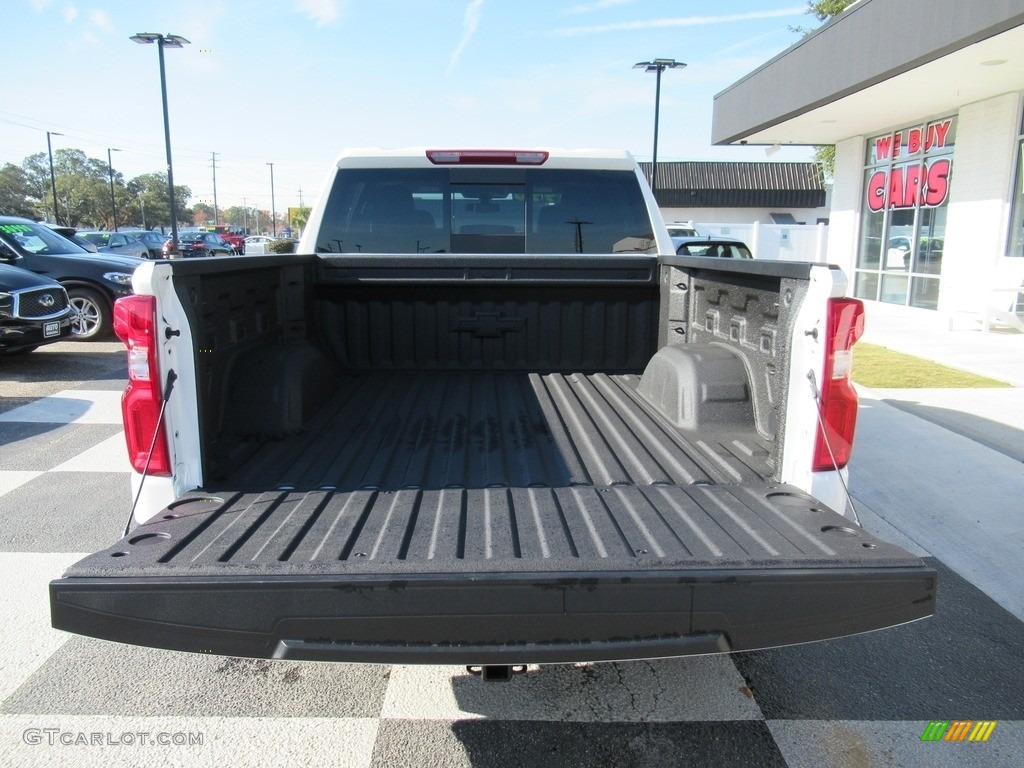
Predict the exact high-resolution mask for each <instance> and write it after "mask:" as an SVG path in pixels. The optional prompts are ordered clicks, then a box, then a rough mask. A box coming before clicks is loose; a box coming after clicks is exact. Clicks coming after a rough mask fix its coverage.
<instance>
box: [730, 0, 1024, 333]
mask: <svg viewBox="0 0 1024 768" xmlns="http://www.w3.org/2000/svg"><path fill="white" fill-rule="evenodd" d="M712 140H713V142H714V143H715V144H733V145H735V144H747V145H762V146H763V147H764V148H771V147H775V146H785V145H828V144H834V145H835V148H836V153H835V176H834V179H833V188H832V196H831V211H830V215H829V232H828V250H827V253H828V260H829V261H830V262H831V263H834V264H838V265H840V266H842V267H843V269H844V270H845V271H846V272H847V274H848V275H849V276H850V278H851V293H853V295H855V296H858V297H861V298H864V299H869V300H875V301H883V302H888V303H892V304H899V305H904V306H907V307H916V308H920V309H922V310H937V311H939V312H940V313H943V315H945V316H948V317H950V318H954V317H955V316H957V315H958V314H959V313H965V314H967V315H969V316H972V317H976V318H977V317H983V316H984V315H985V313H986V312H987V311H990V310H1004V312H1003V314H1004V315H1006V314H1007V312H1010V313H1012V311H1013V310H1014V309H1018V310H1019V309H1020V308H1021V307H1019V306H1015V304H1016V303H1017V299H1018V291H1019V290H1020V289H1021V284H1022V282H1024V165H1022V164H1024V0H985V2H963V0H859V2H856V3H854V4H853V5H851V6H850V7H849V8H848V9H847V10H846V11H845V12H844V13H842V14H841V15H839V16H837V17H835V18H833V19H832V20H831V21H829V23H827V24H825V25H824V26H823V27H821V28H820V29H818V30H816V31H815V32H813V33H811V34H810V35H808V36H806V37H805V38H803V39H802V40H801V41H800V42H798V43H797V44H796V45H794V46H792V47H791V48H789V49H788V50H786V51H784V52H783V53H781V54H779V55H778V56H776V57H775V58H774V59H772V60H771V61H769V62H767V63H765V64H764V65H763V66H761V67H760V68H759V69H757V70H755V71H754V72H751V73H750V74H749V75H747V76H746V77H744V78H743V79H742V80H740V81H738V82H736V83H734V84H733V85H732V86H730V87H729V88H727V89H726V90H724V91H722V92H721V93H719V94H718V95H717V96H716V97H715V103H714V121H713V126H712ZM1009 319H1010V320H1011V321H1012V320H1013V318H1012V317H1010V318H1009Z"/></svg>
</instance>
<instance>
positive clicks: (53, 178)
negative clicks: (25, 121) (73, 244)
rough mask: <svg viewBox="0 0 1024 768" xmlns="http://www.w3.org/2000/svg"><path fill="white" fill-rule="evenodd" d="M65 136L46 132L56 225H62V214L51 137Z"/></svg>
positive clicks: (54, 132)
mask: <svg viewBox="0 0 1024 768" xmlns="http://www.w3.org/2000/svg"><path fill="white" fill-rule="evenodd" d="M63 135H64V134H63V133H57V132H56V131H47V132H46V154H48V155H49V156H50V190H51V191H52V192H53V221H54V223H55V224H60V213H58V212H57V175H56V174H55V173H54V172H53V147H52V146H51V145H50V137H51V136H63Z"/></svg>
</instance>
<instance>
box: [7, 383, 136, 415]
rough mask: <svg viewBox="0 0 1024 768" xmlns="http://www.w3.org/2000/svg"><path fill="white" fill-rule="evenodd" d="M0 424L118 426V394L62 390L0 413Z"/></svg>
mask: <svg viewBox="0 0 1024 768" xmlns="http://www.w3.org/2000/svg"><path fill="white" fill-rule="evenodd" d="M0 422H23V423H24V422H27V423H33V424H120V423H121V393H120V392H111V391H102V390H89V389H65V390H63V391H61V392H58V393H57V394H55V395H50V396H48V397H43V398H40V399H39V400H36V401H34V402H31V403H28V404H27V405H22V406H20V407H18V408H13V409H11V410H10V411H6V412H5V413H0Z"/></svg>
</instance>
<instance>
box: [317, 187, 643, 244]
mask: <svg viewBox="0 0 1024 768" xmlns="http://www.w3.org/2000/svg"><path fill="white" fill-rule="evenodd" d="M316 248H317V251H318V252H321V253H396V254H397V253H401V254H413V253H467V254H490V253H638V252H639V253H653V252H655V250H656V249H655V243H654V234H653V227H652V225H651V221H650V217H649V216H648V213H647V206H646V203H645V201H644V197H643V193H642V191H641V189H640V185H639V183H638V180H637V177H636V174H634V173H632V172H629V171H595V170H561V169H548V168H543V169H541V168H533V169H524V168H507V169H506V168H497V169H495V168H425V169H402V168H394V169H392V168H384V169H348V170H347V169H343V170H340V171H339V172H338V173H337V174H336V175H335V181H334V185H333V187H332V189H331V193H330V196H329V198H328V200H327V204H326V207H325V209H324V217H323V221H322V223H321V226H320V229H319V237H318V239H317V244H316Z"/></svg>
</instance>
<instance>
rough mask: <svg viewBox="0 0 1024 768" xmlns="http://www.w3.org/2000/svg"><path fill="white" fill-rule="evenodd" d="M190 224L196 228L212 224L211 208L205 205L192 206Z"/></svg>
mask: <svg viewBox="0 0 1024 768" xmlns="http://www.w3.org/2000/svg"><path fill="white" fill-rule="evenodd" d="M192 223H193V224H195V225H196V226H197V227H205V226H206V225H207V224H213V223H214V222H213V206H212V205H207V204H206V203H196V204H195V205H193V206H192Z"/></svg>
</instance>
